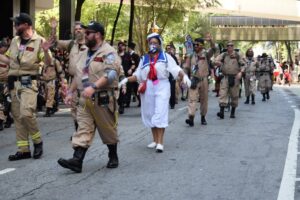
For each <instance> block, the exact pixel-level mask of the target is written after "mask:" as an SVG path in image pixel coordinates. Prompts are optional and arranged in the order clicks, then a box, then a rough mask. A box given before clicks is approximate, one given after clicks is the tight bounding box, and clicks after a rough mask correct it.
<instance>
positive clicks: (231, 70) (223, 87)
mask: <svg viewBox="0 0 300 200" xmlns="http://www.w3.org/2000/svg"><path fill="white" fill-rule="evenodd" d="M217 61H219V62H221V63H222V64H223V65H222V67H221V70H222V73H223V75H224V77H223V79H222V80H221V84H220V97H219V105H220V106H221V107H225V106H227V104H228V100H229V98H231V106H232V107H234V108H236V107H237V106H238V102H239V89H240V81H239V80H236V75H237V74H238V73H239V72H241V71H242V67H241V65H243V63H244V62H243V60H242V56H241V55H239V54H238V53H237V52H233V53H232V54H231V55H229V54H228V52H224V53H222V54H220V55H219V56H218V57H217ZM229 81H230V82H229ZM229 83H232V86H230V84H229Z"/></svg>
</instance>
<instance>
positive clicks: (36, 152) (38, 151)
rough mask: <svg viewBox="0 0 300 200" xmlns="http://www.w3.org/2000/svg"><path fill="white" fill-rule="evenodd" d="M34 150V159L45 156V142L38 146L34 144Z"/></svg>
mask: <svg viewBox="0 0 300 200" xmlns="http://www.w3.org/2000/svg"><path fill="white" fill-rule="evenodd" d="M33 146H34V150H33V158H34V159H38V158H40V157H41V156H42V155H43V142H40V143H38V144H33Z"/></svg>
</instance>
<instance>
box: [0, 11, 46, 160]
mask: <svg viewBox="0 0 300 200" xmlns="http://www.w3.org/2000/svg"><path fill="white" fill-rule="evenodd" d="M12 20H13V21H14V23H15V29H16V34H17V36H16V37H14V38H13V40H12V42H11V44H10V47H9V49H8V51H7V52H6V56H3V55H0V61H2V62H4V63H6V64H9V71H8V88H9V90H10V95H11V100H12V102H11V110H12V116H13V118H14V122H15V126H16V135H17V147H18V151H17V153H16V154H14V155H10V156H9V157H8V159H9V160H10V161H14V160H20V159H27V158H31V153H30V148H29V136H31V138H32V140H33V145H34V152H33V158H35V159H37V158H40V157H41V155H42V154H43V142H42V136H41V133H40V130H39V128H38V125H37V121H36V114H35V110H36V104H37V91H38V88H37V76H38V73H39V71H38V70H39V65H40V63H41V62H42V61H44V63H45V64H49V63H50V62H51V56H50V51H49V47H50V43H51V42H50V41H47V42H46V41H44V39H43V38H42V37H41V36H39V35H38V34H37V33H36V32H35V31H34V30H33V28H32V20H31V17H30V16H29V15H28V14H26V13H20V15H19V16H17V17H15V18H13V19H12Z"/></svg>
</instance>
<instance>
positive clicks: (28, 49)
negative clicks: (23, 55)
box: [26, 47, 34, 52]
mask: <svg viewBox="0 0 300 200" xmlns="http://www.w3.org/2000/svg"><path fill="white" fill-rule="evenodd" d="M26 51H31V52H32V51H34V48H33V47H26Z"/></svg>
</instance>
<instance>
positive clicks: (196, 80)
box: [191, 76, 207, 89]
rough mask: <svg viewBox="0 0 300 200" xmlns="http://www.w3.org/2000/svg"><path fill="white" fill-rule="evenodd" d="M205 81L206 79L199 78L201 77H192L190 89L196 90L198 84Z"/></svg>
mask: <svg viewBox="0 0 300 200" xmlns="http://www.w3.org/2000/svg"><path fill="white" fill-rule="evenodd" d="M204 80H207V77H206V76H204V77H201V76H192V78H191V89H196V88H197V85H198V83H199V82H201V81H204Z"/></svg>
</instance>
